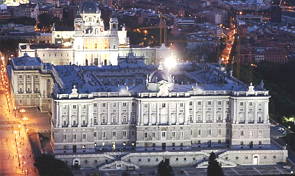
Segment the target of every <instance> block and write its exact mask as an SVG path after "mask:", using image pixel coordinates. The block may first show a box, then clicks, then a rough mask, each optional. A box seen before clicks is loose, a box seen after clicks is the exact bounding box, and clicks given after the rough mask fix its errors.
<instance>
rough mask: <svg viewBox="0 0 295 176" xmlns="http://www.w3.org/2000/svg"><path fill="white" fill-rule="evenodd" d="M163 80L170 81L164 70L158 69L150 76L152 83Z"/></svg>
mask: <svg viewBox="0 0 295 176" xmlns="http://www.w3.org/2000/svg"><path fill="white" fill-rule="evenodd" d="M163 80H164V81H168V75H167V73H165V72H164V71H163V70H156V71H154V72H153V73H152V74H151V75H150V77H149V82H150V83H158V82H160V81H163Z"/></svg>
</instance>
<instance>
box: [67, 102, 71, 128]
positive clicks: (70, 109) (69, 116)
mask: <svg viewBox="0 0 295 176" xmlns="http://www.w3.org/2000/svg"><path fill="white" fill-rule="evenodd" d="M68 107H69V111H68V113H69V126H70V127H71V126H72V105H71V104H69V105H68Z"/></svg>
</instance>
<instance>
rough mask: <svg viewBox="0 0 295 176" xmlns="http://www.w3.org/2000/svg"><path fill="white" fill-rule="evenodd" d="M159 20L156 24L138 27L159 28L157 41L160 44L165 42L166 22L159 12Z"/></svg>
mask: <svg viewBox="0 0 295 176" xmlns="http://www.w3.org/2000/svg"><path fill="white" fill-rule="evenodd" d="M159 18H160V22H159V25H158V26H148V27H139V28H138V29H142V30H144V29H159V32H160V37H159V41H160V44H163V43H164V44H167V24H166V20H165V19H167V18H166V17H165V16H164V15H162V13H160V14H159Z"/></svg>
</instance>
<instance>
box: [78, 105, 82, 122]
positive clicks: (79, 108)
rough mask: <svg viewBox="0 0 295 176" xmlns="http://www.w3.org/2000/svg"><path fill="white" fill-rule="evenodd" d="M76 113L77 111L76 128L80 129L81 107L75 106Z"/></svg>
mask: <svg viewBox="0 0 295 176" xmlns="http://www.w3.org/2000/svg"><path fill="white" fill-rule="evenodd" d="M77 111H78V113H77V114H78V120H77V121H78V127H81V125H82V124H81V105H77Z"/></svg>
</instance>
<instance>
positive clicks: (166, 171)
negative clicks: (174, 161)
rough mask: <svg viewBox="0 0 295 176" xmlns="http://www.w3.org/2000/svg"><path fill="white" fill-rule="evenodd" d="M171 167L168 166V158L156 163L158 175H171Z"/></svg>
mask: <svg viewBox="0 0 295 176" xmlns="http://www.w3.org/2000/svg"><path fill="white" fill-rule="evenodd" d="M173 175H174V174H173V169H172V167H171V166H170V163H169V159H166V160H165V161H163V160H162V161H161V162H160V163H159V165H158V176H173Z"/></svg>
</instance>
